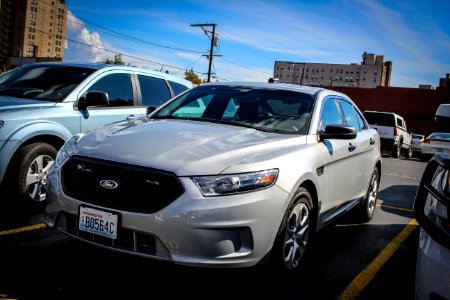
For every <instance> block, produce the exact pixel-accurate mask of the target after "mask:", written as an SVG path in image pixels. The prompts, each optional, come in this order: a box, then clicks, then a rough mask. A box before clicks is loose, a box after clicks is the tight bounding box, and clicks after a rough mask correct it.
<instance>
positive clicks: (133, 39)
mask: <svg viewBox="0 0 450 300" xmlns="http://www.w3.org/2000/svg"><path fill="white" fill-rule="evenodd" d="M42 2H43V3H45V4H47V5H50V4H49V3H47V2H45V1H42ZM38 8H39V9H40V10H43V11H45V12H47V13H49V14H50V13H51V12H49V11H48V10H45V9H44V8H41V7H38ZM66 13H67V14H68V15H71V16H72V17H74V18H76V19H78V20H81V21H83V22H85V23H89V24H92V25H94V26H97V27H99V28H102V29H103V30H107V31H110V32H113V33H114V34H116V35H117V36H118V37H122V38H125V39H127V40H131V41H135V42H140V43H144V44H148V45H151V46H155V47H160V48H165V49H171V50H177V51H182V52H191V53H203V51H198V50H191V49H185V48H178V47H171V46H166V45H162V44H157V43H153V42H149V41H146V40H142V39H139V38H136V37H134V36H131V35H127V34H123V33H121V32H118V31H115V30H113V29H109V28H107V27H105V26H102V25H98V24H96V23H94V22H91V21H89V20H86V19H83V18H80V17H78V16H76V15H74V14H72V13H71V12H69V11H67V12H66ZM67 20H69V19H67ZM69 21H72V20H69ZM72 22H73V21H72ZM74 23H76V24H79V25H83V26H85V24H81V23H77V22H74Z"/></svg>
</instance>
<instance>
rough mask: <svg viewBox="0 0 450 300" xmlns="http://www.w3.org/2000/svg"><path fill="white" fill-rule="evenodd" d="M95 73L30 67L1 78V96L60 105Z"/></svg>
mask: <svg viewBox="0 0 450 300" xmlns="http://www.w3.org/2000/svg"><path fill="white" fill-rule="evenodd" d="M94 71H95V69H90V68H82V67H75V66H58V65H54V66H51V65H27V66H23V67H20V68H16V69H14V70H11V71H9V72H6V73H4V74H2V75H1V76H0V95H7V96H10V97H17V98H28V99H37V100H49V101H54V102H60V101H62V100H64V98H65V97H66V96H67V95H68V94H69V93H70V92H71V91H72V90H73V89H74V88H75V87H76V86H77V85H78V84H80V82H82V81H83V80H84V79H85V78H86V77H87V76H89V75H90V74H91V73H93V72H94Z"/></svg>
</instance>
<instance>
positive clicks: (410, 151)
mask: <svg viewBox="0 0 450 300" xmlns="http://www.w3.org/2000/svg"><path fill="white" fill-rule="evenodd" d="M413 154H414V151H413V149H412V146H411V145H410V146H409V147H408V149H406V150H405V157H406V158H409V159H411V158H412V157H413Z"/></svg>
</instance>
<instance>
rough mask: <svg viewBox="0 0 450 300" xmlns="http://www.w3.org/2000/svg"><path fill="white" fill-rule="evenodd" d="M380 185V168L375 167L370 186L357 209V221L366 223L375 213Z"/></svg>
mask: <svg viewBox="0 0 450 300" xmlns="http://www.w3.org/2000/svg"><path fill="white" fill-rule="evenodd" d="M379 186H380V176H379V173H378V169H377V168H375V169H374V170H373V172H372V176H371V178H370V182H369V187H368V188H367V193H366V197H365V198H364V202H363V204H362V205H361V206H359V207H358V208H357V209H356V219H357V221H360V222H363V223H366V222H369V221H370V220H371V219H372V218H373V215H374V214H375V208H376V205H377V198H378V188H379Z"/></svg>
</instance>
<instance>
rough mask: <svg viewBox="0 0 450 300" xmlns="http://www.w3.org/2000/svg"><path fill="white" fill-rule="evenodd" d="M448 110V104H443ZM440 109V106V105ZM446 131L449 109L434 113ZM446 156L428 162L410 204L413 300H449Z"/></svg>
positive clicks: (449, 174) (449, 157) (449, 168)
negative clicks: (414, 237) (414, 244)
mask: <svg viewBox="0 0 450 300" xmlns="http://www.w3.org/2000/svg"><path fill="white" fill-rule="evenodd" d="M444 105H447V106H448V107H449V108H450V104H444ZM441 106H442V105H441ZM436 120H438V121H439V122H440V123H441V124H443V125H444V124H445V125H444V126H443V128H444V127H446V128H450V109H448V110H446V112H444V110H443V109H440V110H439V109H438V110H437V111H436ZM449 212H450V154H448V153H447V154H444V153H442V152H438V153H436V154H435V155H434V156H433V158H432V159H431V160H430V161H429V162H428V164H427V167H426V169H425V172H424V173H423V176H422V179H421V182H420V186H419V189H418V191H417V194H416V198H415V200H414V217H415V219H416V220H417V222H418V223H419V225H420V236H419V245H418V250H417V263H416V280H415V289H416V297H415V298H416V299H417V300H425V299H450V285H449V283H450V213H449Z"/></svg>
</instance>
